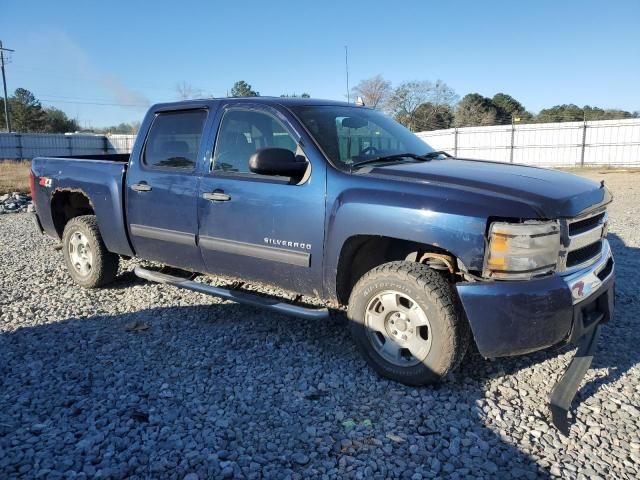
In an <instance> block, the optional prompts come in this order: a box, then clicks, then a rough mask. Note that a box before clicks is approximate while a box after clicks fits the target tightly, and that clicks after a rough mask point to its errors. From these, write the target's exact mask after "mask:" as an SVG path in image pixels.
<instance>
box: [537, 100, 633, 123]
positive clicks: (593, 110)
mask: <svg viewBox="0 0 640 480" xmlns="http://www.w3.org/2000/svg"><path fill="white" fill-rule="evenodd" d="M639 116H640V115H638V112H635V113H632V112H628V111H626V110H619V109H606V110H605V109H602V108H599V107H591V106H589V105H585V106H584V107H578V106H577V105H574V104H572V103H570V104H565V105H556V106H554V107H551V108H545V109H543V110H540V112H539V113H538V115H536V117H535V120H536V122H539V123H554V122H581V121H583V120H619V119H625V118H638V117H639Z"/></svg>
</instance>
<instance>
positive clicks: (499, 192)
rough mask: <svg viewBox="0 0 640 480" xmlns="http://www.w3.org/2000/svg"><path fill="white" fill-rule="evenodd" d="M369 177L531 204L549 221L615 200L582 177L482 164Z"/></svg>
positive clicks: (375, 171)
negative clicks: (435, 186) (430, 185)
mask: <svg viewBox="0 0 640 480" xmlns="http://www.w3.org/2000/svg"><path fill="white" fill-rule="evenodd" d="M363 173H365V172H363ZM365 174H368V175H371V176H374V177H378V178H387V179H389V180H391V179H395V180H401V181H406V182H412V183H423V184H434V185H439V186H444V187H450V188H453V189H456V190H463V191H464V190H466V191H469V192H473V193H476V194H477V193H480V194H482V195H485V196H486V195H488V196H491V197H494V198H497V199H499V200H500V201H502V202H503V201H513V202H514V203H520V204H521V203H526V204H528V205H529V206H530V207H531V208H532V209H534V210H535V211H536V212H537V213H538V215H539V216H540V217H543V218H558V217H573V216H576V215H577V214H579V213H580V212H582V211H584V210H586V209H588V208H589V207H594V206H596V205H599V204H606V203H609V202H610V201H611V194H610V193H609V191H608V190H607V189H606V188H604V186H603V184H598V183H596V182H594V181H592V180H588V179H586V178H583V177H579V176H577V175H573V174H570V173H565V172H560V171H557V170H548V169H545V168H538V167H528V166H524V165H513V164H508V163H499V162H490V161H481V160H461V159H446V160H433V161H429V162H419V163H400V164H395V165H386V166H379V167H373V168H371V169H370V170H368V172H367V173H365ZM516 216H517V215H516Z"/></svg>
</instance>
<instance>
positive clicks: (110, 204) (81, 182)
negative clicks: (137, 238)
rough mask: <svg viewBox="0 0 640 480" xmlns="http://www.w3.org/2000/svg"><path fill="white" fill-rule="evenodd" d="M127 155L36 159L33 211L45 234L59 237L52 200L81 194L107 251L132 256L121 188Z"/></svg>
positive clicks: (33, 166)
mask: <svg viewBox="0 0 640 480" xmlns="http://www.w3.org/2000/svg"><path fill="white" fill-rule="evenodd" d="M128 159H129V155H126V154H125V155H122V154H113V155H89V156H85V157H36V158H34V159H33V161H32V163H31V172H32V175H33V176H34V201H35V207H36V211H37V214H38V217H39V219H40V222H41V224H42V228H43V229H44V230H45V231H46V232H47V234H49V235H51V236H53V237H60V234H61V232H60V231H59V230H60V228H59V227H58V228H57V225H56V222H55V218H54V217H55V216H56V214H59V212H54V211H53V210H54V205H53V200H54V196H56V195H59V194H63V195H64V194H72V193H74V192H77V193H82V194H84V195H85V196H86V197H87V198H88V199H89V202H90V205H91V208H92V209H93V211H94V212H95V215H96V218H97V220H98V227H99V228H100V233H101V234H102V237H103V240H104V243H105V245H106V247H107V249H108V250H109V251H111V252H115V253H119V254H121V255H133V250H132V249H131V245H130V243H129V238H128V234H127V230H126V223H125V212H124V209H123V205H124V188H125V186H124V184H125V173H126V170H127V163H126V162H127V161H128Z"/></svg>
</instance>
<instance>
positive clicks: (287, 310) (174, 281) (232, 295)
mask: <svg viewBox="0 0 640 480" xmlns="http://www.w3.org/2000/svg"><path fill="white" fill-rule="evenodd" d="M134 273H135V275H136V276H137V277H140V278H143V279H145V280H150V281H152V282H158V283H165V284H167V285H173V286H174V287H178V288H186V289H187V290H193V291H194V292H200V293H205V294H207V295H212V296H214V297H220V298H224V299H225V300H231V301H233V302H237V303H244V304H246V305H253V306H254V307H261V308H266V309H267V310H271V311H273V312H277V313H282V314H285V315H291V316H293V317H301V318H306V319H309V320H320V319H325V318H328V317H329V310H328V309H327V308H308V307H303V306H300V305H292V304H290V303H285V302H282V301H280V300H277V299H274V298H265V297H261V296H258V295H252V294H250V293H247V292H241V291H237V290H230V289H228V288H220V287H213V286H211V285H207V284H205V283H200V282H194V281H193V280H189V279H185V278H181V277H176V276H174V275H167V274H166V273H160V272H155V271H153V270H148V269H146V268H142V267H136V268H135V269H134Z"/></svg>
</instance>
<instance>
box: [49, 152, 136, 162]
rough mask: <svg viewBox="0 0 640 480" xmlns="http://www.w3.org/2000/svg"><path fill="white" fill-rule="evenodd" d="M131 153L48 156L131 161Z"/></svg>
mask: <svg viewBox="0 0 640 480" xmlns="http://www.w3.org/2000/svg"><path fill="white" fill-rule="evenodd" d="M129 157H130V155H129V154H128V153H108V154H100V155H64V156H59V157H46V158H65V159H70V160H71V159H75V160H106V161H109V162H118V163H129Z"/></svg>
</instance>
